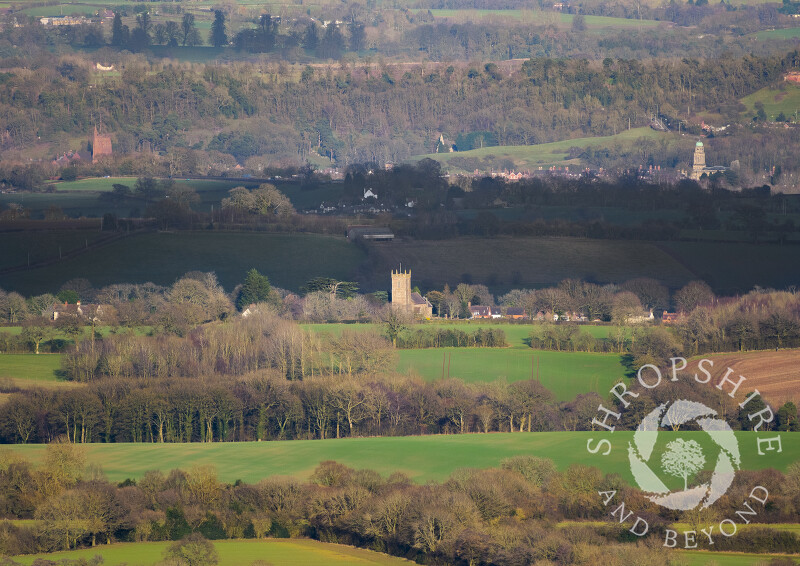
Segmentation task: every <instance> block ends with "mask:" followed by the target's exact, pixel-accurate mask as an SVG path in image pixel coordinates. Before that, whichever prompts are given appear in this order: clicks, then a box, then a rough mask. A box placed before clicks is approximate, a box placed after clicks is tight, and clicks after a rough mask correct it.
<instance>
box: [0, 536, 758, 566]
mask: <svg viewBox="0 0 800 566" xmlns="http://www.w3.org/2000/svg"><path fill="white" fill-rule="evenodd" d="M770 527H771V528H772V526H770ZM169 544H170V543H169V542H139V543H119V544H113V545H109V546H104V545H101V546H97V547H95V548H85V549H82V550H72V551H69V552H55V553H52V554H36V555H28V556H15V557H14V558H13V559H14V561H15V562H17V563H20V564H24V565H26V566H27V565H30V564H32V563H33V562H34V561H35V560H37V559H45V560H62V559H70V560H79V559H86V560H88V559H90V558H92V557H94V556H97V555H100V556H102V557H103V564H105V565H107V566H124V565H126V564H139V565H142V566H145V565H150V564H156V563H157V562H159V561H160V560H162V558H163V553H164V550H165V549H166V548H167V546H168V545H169ZM213 544H214V547H215V548H216V550H217V553H218V554H219V564H220V566H239V565H241V564H250V563H252V562H254V561H256V560H263V561H268V562H269V563H271V564H274V566H297V565H298V564H305V565H311V564H315V565H316V564H323V563H324V564H332V565H341V566H348V565H363V566H369V565H375V566H394V565H397V566H400V565H403V564H411V562H409V561H408V560H405V559H402V558H397V557H393V556H388V555H386V554H380V553H377V552H372V551H369V550H365V549H359V548H354V547H350V546H344V545H339V544H331V543H324V542H318V541H314V540H306V539H267V540H250V539H245V540H220V541H214V543H213ZM677 554H678V555H679V556H680V558H681V559H682V560H684V561H685V562H684V563H685V564H688V566H708V565H711V564H713V565H715V566H755V565H757V564H764V561H765V560H769V559H771V558H773V556H772V555H764V554H744V553H739V552H725V553H721V552H715V553H711V552H707V551H692V550H681V551H678V552H677Z"/></svg>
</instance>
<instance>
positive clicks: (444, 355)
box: [398, 348, 625, 401]
mask: <svg viewBox="0 0 800 566" xmlns="http://www.w3.org/2000/svg"><path fill="white" fill-rule="evenodd" d="M398 355H399V362H398V369H399V370H400V371H401V372H403V373H408V374H411V375H419V376H421V377H422V378H424V379H425V380H427V381H433V380H436V379H440V378H441V377H443V376H444V377H447V376H448V375H449V377H456V378H459V379H461V380H463V381H466V382H481V381H494V380H497V379H501V380H506V381H509V382H511V381H520V380H523V379H537V380H538V381H540V382H541V383H542V385H544V386H545V387H546V388H547V389H549V390H550V391H551V392H552V393H553V394H554V396H555V397H556V399H557V400H559V401H570V400H572V399H574V398H575V395H577V394H578V393H589V392H592V391H594V392H596V393H600V394H601V395H603V396H605V395H606V394H607V393H608V390H609V388H611V387H612V386H613V385H614V383H615V382H616V381H617V380H619V379H621V378H623V377H625V369H624V367H623V366H622V364H621V362H620V357H619V356H617V355H614V354H593V353H584V352H550V351H540V350H529V351H527V352H525V351H521V350H509V349H500V348H431V349H427V350H399V351H398Z"/></svg>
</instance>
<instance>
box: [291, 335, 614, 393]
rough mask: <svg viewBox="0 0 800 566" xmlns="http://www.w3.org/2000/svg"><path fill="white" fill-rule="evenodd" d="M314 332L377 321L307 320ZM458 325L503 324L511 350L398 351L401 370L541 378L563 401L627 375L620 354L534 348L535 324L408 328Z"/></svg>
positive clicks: (432, 375) (478, 378) (429, 375)
mask: <svg viewBox="0 0 800 566" xmlns="http://www.w3.org/2000/svg"><path fill="white" fill-rule="evenodd" d="M303 327H304V328H309V329H312V330H314V331H315V332H320V333H326V332H327V333H332V334H335V335H338V334H339V333H341V332H342V330H344V329H347V330H355V331H359V330H362V331H363V330H375V331H377V332H381V330H382V326H381V325H379V324H305V325H303ZM428 327H430V328H437V329H438V328H456V329H458V330H462V331H464V332H470V333H471V332H474V331H475V330H477V329H478V328H501V329H502V330H503V332H505V334H506V341H507V342H508V344H509V347H508V348H429V349H419V350H397V355H398V364H397V369H398V371H400V372H402V373H405V374H409V375H416V376H419V377H422V378H423V379H425V380H427V381H434V380H437V379H441V378H442V377H447V376H448V375H449V377H455V378H459V379H462V380H464V381H466V382H490V381H495V380H498V379H501V380H507V381H509V382H512V381H520V380H524V379H537V380H538V381H540V382H541V383H542V385H544V386H545V387H546V388H547V389H548V390H550V391H551V392H552V393H553V394H554V395H555V397H556V399H557V400H559V401H570V400H572V399H574V398H575V396H576V395H577V394H579V393H589V392H592V391H593V392H596V393H599V394H601V395H603V396H605V395H606V394H607V393H608V390H609V388H611V386H613V385H614V383H615V382H616V381H617V380H619V379H622V378H624V377H625V367H624V366H623V365H622V360H621V358H620V356H619V355H617V354H598V353H585V352H553V351H543V350H533V349H531V348H530V347H529V346H528V345H527V344H526V342H525V340H526V339H527V338H528V337H529V335H530V333H531V332H532V331H533V329H534V328H539V327H540V326H539V325H533V324H490V323H485V322H484V323H481V322H477V321H470V322H462V323H446V322H435V323H430V324H422V325H416V326H411V327H409V331H415V330H418V329H424V328H428ZM616 329H617V327H615V326H594V325H586V326H581V330H582V331H583V332H587V333H589V334H591V335H592V336H594V337H595V338H606V337H607V336H608V335H609V333H611V332H613V331H614V330H616Z"/></svg>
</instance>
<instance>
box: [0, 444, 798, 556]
mask: <svg viewBox="0 0 800 566" xmlns="http://www.w3.org/2000/svg"><path fill="white" fill-rule="evenodd" d="M84 467H85V455H84V453H83V451H82V450H81V449H80V447H78V446H75V445H71V444H53V445H51V446H49V447H48V449H47V453H46V456H45V458H44V462H43V464H42V465H41V466H40V467H39V468H34V467H33V466H31V464H30V463H28V462H26V461H24V460H22V459H20V458H19V457H17V456H15V455H14V454H12V453H9V452H4V453H2V457H1V459H0V480H2V481H0V515H2V516H3V517H6V518H15V519H16V518H35V519H36V523H35V526H17V525H15V524H13V523H11V522H7V521H0V552H2V553H3V554H8V555H16V554H20V553H32V552H37V551H51V550H64V549H68V548H75V547H81V546H89V545H94V544H95V543H99V544H103V543H106V542H111V541H125V540H129V541H154V540H181V539H183V543H182V544H186V545H194V547H193V548H194V550H195V551H197V552H196V553H195V556H196V557H197V559H198V560H201V559H203V557H205V556H206V553H208V552H209V551H208V550H207V547H206V546H204V542H205V540H206V539H212V540H213V539H225V538H263V537H272V536H274V537H297V536H309V537H312V538H316V539H319V540H323V541H328V542H338V543H344V544H352V545H357V546H364V547H369V548H373V549H375V550H380V551H384V552H388V553H391V554H395V555H399V556H406V557H408V558H410V559H413V560H416V561H418V562H419V563H424V564H445V563H446V564H456V565H458V566H461V565H477V564H497V565H506V564H507V565H509V566H510V565H517V564H532V563H536V564H564V565H566V564H575V565H591V564H597V563H598V561H602V563H604V564H608V565H609V566H616V565H625V564H632V563H636V564H640V565H644V566H666V565H667V564H674V562H672V561H671V558H672V556H671V555H670V554H668V552H667V551H666V550H664V548H663V546H662V543H663V536H664V535H663V533H664V529H665V528H666V527H667V526H669V525H670V524H671V523H672V522H673V521H674V520H675V515H674V514H673V513H672V512H669V511H666V510H665V509H664V508H662V507H658V506H656V505H654V504H651V503H649V502H647V500H646V499H645V498H644V497H643V496H642V494H641V492H639V491H638V490H636V489H634V488H630V487H627V486H626V485H625V484H624V483H622V482H621V480H620V478H619V477H617V476H613V475H605V476H604V475H603V474H602V473H601V472H600V471H599V470H597V469H595V468H589V467H586V466H580V465H575V466H572V467H570V468H568V469H566V470H564V471H557V470H556V468H555V466H554V464H553V462H552V461H550V460H547V459H543V458H535V457H531V456H518V457H514V458H510V459H508V460H505V461H504V462H503V464H502V468H496V469H489V470H460V471H457V472H455V473H454V474H453V475H452V476H451V477H450V479H448V480H447V481H446V482H444V483H440V484H436V483H431V484H428V485H424V486H422V485H414V484H412V483H411V482H410V481H409V479H408V478H407V477H406V476H404V475H403V474H400V473H396V474H393V475H391V476H390V477H388V478H383V477H381V476H380V475H379V474H377V473H375V472H372V471H369V470H353V469H350V468H347V467H346V466H343V465H341V464H337V463H335V462H323V463H322V464H320V465H319V467H317V469H316V470H315V471H314V473H313V474H312V476H311V478H310V480H309V481H308V482H305V483H302V482H299V481H295V480H291V479H286V478H270V479H265V480H263V481H261V482H259V483H258V484H246V483H243V482H239V481H237V482H236V483H235V484H225V483H220V482H219V480H218V479H217V475H216V471H215V470H214V469H213V468H212V467H195V468H192V469H190V470H183V471H182V470H174V471H172V472H170V473H169V474H164V473H162V472H158V471H152V472H147V473H146V474H145V475H144V476H143V477H142V478H141V479H139V480H138V481H134V480H127V481H125V482H123V483H121V484H119V485H114V484H111V483H109V482H107V481H106V480H104V479H103V477H102V472H100V471H99V470H95V471H94V472H93V473H91V474H89V473H85V472H84ZM799 473H800V469H798V465H797V464H793V465H792V466H790V467H789V469H788V470H787V472H786V473H785V474H782V473H780V472H776V471H774V470H765V471H759V472H749V471H742V472H739V473H738V474H737V475H736V479H735V481H734V484H733V486H732V487H731V489H730V491H729V493H728V494H727V495H726V496H724V497H723V498H722V500H720V504H718V505H717V506H715V510H714V511H709V510H705V511H702V512H697V513H694V514H692V515H691V517H689V518H688V519H684V521H685V522H688V523H689V524H690V525H699V526H700V527H699V528H702V527H704V526H705V525H708V524H712V523H714V522H715V521H719V520H720V518H722V517H730V516H734V517H735V512H736V511H737V510H738V509H739V508H740V507H739V506H740V502H741V501H744V500H746V499H747V497H748V494H749V493H750V490H751V489H752V486H753V485H763V486H765V487H766V488H767V489H768V490H769V500H770V504H769V505H768V506H766V507H765V506H762V505H758V507H754V508H755V509H757V511H758V513H759V518H760V520H762V521H764V522H766V523H771V522H784V521H788V520H792V519H793V518H794V517H796V516H797V513H798V512H800V499H799V498H800V495H799V493H800V490H798V485H799V484H800V481H799V480H800V477H799V476H798V474H799ZM601 490H617V491H618V494H617V497H618V498H619V499H618V500H615V502H614V503H612V505H615V506H616V505H618V503H619V501H625V503H626V507H627V508H628V509H631V508H633V509H635V510H636V512H637V513H638V514H639V516H641V517H643V518H645V519H646V520H647V522H648V524H649V530H650V534H649V535H648V536H647V537H644V538H643V539H642V540H638V541H636V540H635V539H636V537H634V536H633V535H632V534H631V533H629V532H628V531H627V529H628V528H629V526H630V525H629V524H615V523H611V524H608V525H607V526H595V525H596V523H594V524H592V523H587V524H586V525H578V524H572V525H570V526H569V528H561V527H559V526H558V525H557V523H558V521H564V520H567V521H586V520H595V521H597V520H599V519H606V518H607V516H608V514H609V512H610V508H605V507H603V505H602V500H601V498H599V497H598V495H597V492H598V491H601ZM754 505H755V504H754ZM620 522H621V521H620ZM187 537H188V538H187ZM767 541H768V542H767ZM631 543H633V544H631ZM714 548H715V549H716V550H746V551H747V552H786V553H795V552H797V551H798V549H799V548H800V541H798V538H797V536H796V535H795V534H794V533H792V532H789V531H778V530H772V529H769V525H764V526H753V527H751V528H748V529H747V530H742V532H740V533H739V534H737V535H736V536H735V537H732V538H725V537H717V539H716V542H715V547H714ZM198 563H199V562H198ZM202 563H203V564H206V563H207V562H202ZM210 563H211V564H213V563H214V562H213V561H212V562H210ZM2 564H4V565H7V566H13V565H14V564H16V562H13V561H12V560H5V561H3V562H2ZM770 564H783V563H782V562H779V561H778V562H771V563H770Z"/></svg>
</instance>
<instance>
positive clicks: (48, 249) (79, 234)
mask: <svg viewBox="0 0 800 566" xmlns="http://www.w3.org/2000/svg"><path fill="white" fill-rule="evenodd" d="M111 235H112V234H110V233H109V232H101V231H100V230H88V229H76V230H36V231H25V232H22V231H20V232H0V249H2V250H3V253H2V254H0V269H6V268H9V267H17V266H25V265H28V263H30V264H36V263H38V262H40V261H47V260H52V259H58V257H59V254H67V253H69V252H72V251H76V250H80V249H84V248H86V247H88V246H90V245H92V244H95V243H97V242H99V241H101V240H103V239H105V238H108V237H110V236H111Z"/></svg>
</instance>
